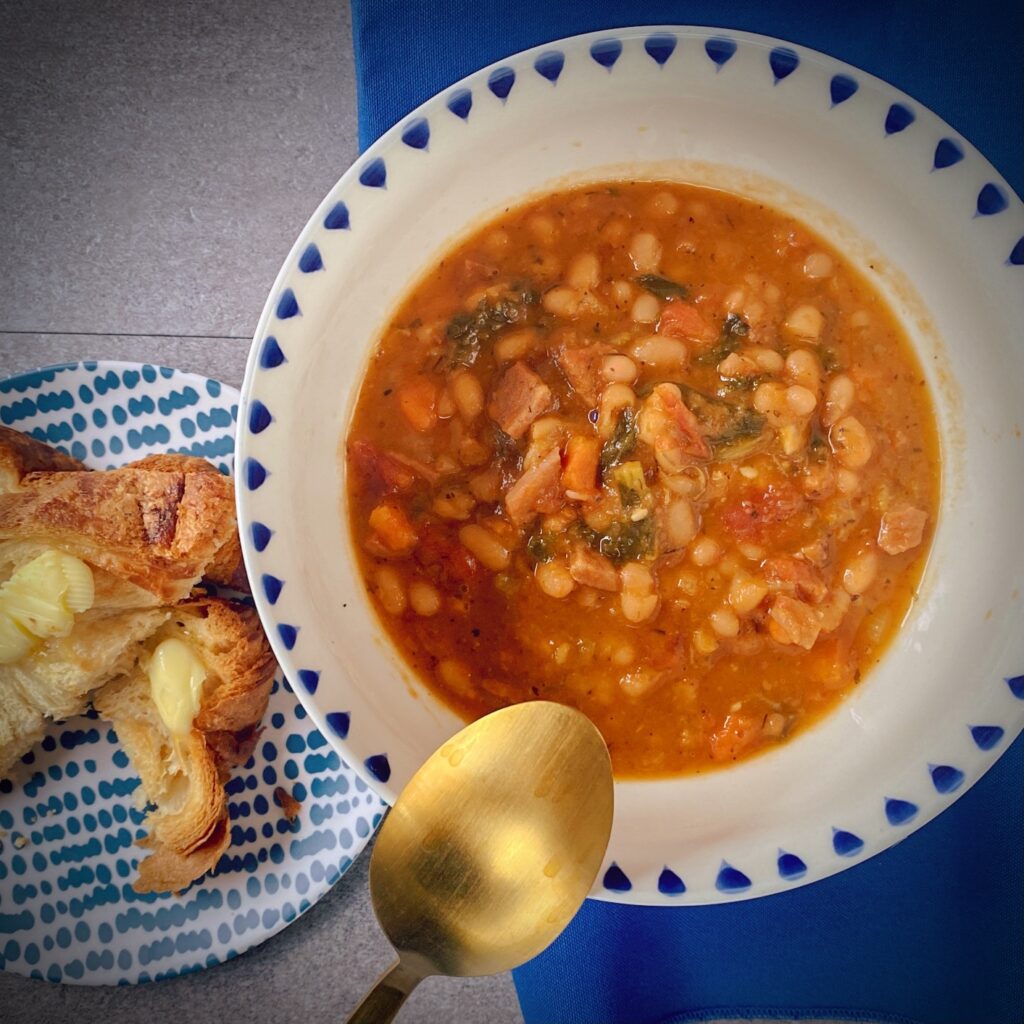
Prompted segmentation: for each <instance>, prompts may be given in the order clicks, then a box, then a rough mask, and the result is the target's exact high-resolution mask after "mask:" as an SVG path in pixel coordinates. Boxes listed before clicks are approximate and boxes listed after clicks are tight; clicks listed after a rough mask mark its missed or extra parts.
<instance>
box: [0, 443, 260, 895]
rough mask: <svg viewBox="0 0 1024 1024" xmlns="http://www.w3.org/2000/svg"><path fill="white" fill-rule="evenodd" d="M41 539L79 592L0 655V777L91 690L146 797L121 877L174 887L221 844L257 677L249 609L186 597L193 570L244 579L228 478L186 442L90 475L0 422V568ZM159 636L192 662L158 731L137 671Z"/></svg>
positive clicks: (213, 578) (27, 555)
mask: <svg viewBox="0 0 1024 1024" xmlns="http://www.w3.org/2000/svg"><path fill="white" fill-rule="evenodd" d="M48 548H59V549H61V550H63V551H67V552H69V553H71V554H74V555H76V556H78V557H79V558H81V559H82V560H83V561H85V562H87V563H88V564H89V565H90V566H91V567H92V569H93V582H94V587H95V601H94V604H93V607H92V608H91V609H90V610H89V611H88V612H85V613H83V614H81V615H79V616H78V617H76V620H75V623H74V628H73V629H72V632H71V634H70V635H69V636H67V637H63V638H53V639H50V640H48V641H46V642H45V643H44V644H42V646H40V648H39V649H38V650H37V651H36V652H35V653H33V654H31V655H29V656H27V657H26V658H24V659H22V660H21V661H19V662H16V663H14V664H13V665H3V666H0V777H4V776H5V775H6V774H7V773H8V771H9V769H11V767H12V766H14V764H15V762H16V761H17V759H18V758H19V757H20V756H21V755H22V754H24V753H25V752H26V751H27V750H29V749H30V748H31V747H32V746H33V745H34V744H35V743H36V742H37V741H38V740H39V739H41V737H42V736H43V734H44V732H45V729H46V725H47V723H48V721H50V720H52V719H56V718H64V717H68V716H70V715H74V714H78V713H81V712H82V711H84V710H85V708H86V707H87V706H88V702H89V699H90V697H91V698H92V700H93V704H94V706H95V707H96V709H97V710H98V711H99V712H100V713H101V714H102V715H104V716H105V717H106V718H108V719H110V720H111V721H112V722H113V724H114V726H115V728H116V730H117V733H118V736H119V738H120V740H121V744H122V746H123V747H124V749H125V751H126V752H127V753H128V755H129V757H130V758H131V760H132V763H133V766H134V768H135V770H136V771H137V772H138V773H139V775H140V777H141V780H142V786H141V787H140V790H141V794H140V795H144V797H145V800H147V801H149V802H151V803H153V804H155V805H156V807H157V809H156V810H155V811H153V812H152V813H151V814H150V816H149V830H150V831H149V835H148V837H147V839H146V840H145V841H144V845H146V846H147V847H148V848H149V850H150V851H151V852H150V854H149V856H148V857H146V859H145V860H143V862H142V863H141V865H140V867H139V877H138V880H137V882H136V883H135V887H136V889H137V890H138V891H139V892H168V891H177V890H181V889H184V888H186V887H187V886H188V885H189V884H191V883H192V882H193V881H194V880H195V879H197V878H200V877H201V876H202V875H204V874H205V873H206V872H207V871H209V870H212V869H213V868H214V867H215V866H216V864H217V861H218V860H219V858H220V856H221V854H222V853H223V852H224V850H225V849H227V847H228V846H229V844H230V841H231V836H230V829H229V827H228V812H227V795H226V793H225V791H224V784H225V783H226V782H227V781H228V779H229V778H230V773H231V769H232V768H233V767H235V766H237V765H239V764H242V763H244V762H245V761H247V760H248V758H249V757H250V755H251V754H252V751H253V749H254V747H255V745H256V743H257V741H258V738H259V734H260V727H259V723H260V720H261V719H262V717H263V714H264V712H265V710H266V707H267V701H268V699H269V696H270V690H271V687H272V685H273V675H274V668H275V665H274V660H273V655H272V653H271V651H270V646H269V644H268V643H267V640H266V637H265V636H264V635H263V631H262V629H261V628H260V625H259V619H258V617H257V615H256V612H255V611H254V610H253V609H252V608H248V607H245V606H243V605H240V604H236V603H231V602H228V601H225V600H222V599H219V598H209V597H198V596H196V597H193V596H191V595H192V594H193V588H194V587H195V586H196V585H197V584H198V583H200V581H201V580H203V579H205V580H208V581H210V582H213V583H217V584H221V585H224V586H230V587H233V588H235V589H243V588H245V589H247V584H246V582H245V572H244V568H243V566H242V557H241V545H240V543H239V539H238V530H237V527H236V524H235V511H234V492H233V486H232V483H231V481H230V479H228V478H227V477H225V476H222V475H221V474H220V473H219V472H218V471H217V470H216V469H215V467H213V466H211V465H210V464H209V463H208V462H206V461H205V460H203V459H198V458H194V457H192V456H188V455H155V456H150V457H149V458H146V459H142V460H141V461H139V462H136V463H133V464H131V465H129V466H125V467H123V468H121V469H116V470H110V471H106V472H91V471H89V470H88V469H87V468H86V467H85V466H83V465H82V464H81V463H79V462H78V461H77V460H75V459H72V458H70V457H69V456H66V455H63V454H61V453H60V452H57V451H55V450H53V449H51V448H49V447H48V446H47V445H44V444H41V443H39V442H37V441H34V440H33V439H32V438H30V437H27V436H25V435H23V434H19V433H18V432H17V431H12V430H8V429H7V428H3V427H0V579H4V578H6V577H7V576H8V575H10V573H12V572H13V571H15V569H17V568H18V567H19V566H21V565H23V564H25V563H26V562H28V561H29V560H31V559H32V558H34V557H36V556H37V555H38V554H40V553H42V552H43V551H45V550H47V549H48ZM170 636H177V637H179V638H181V639H183V640H185V641H186V642H187V643H189V644H190V646H192V648H193V649H194V650H195V652H196V654H197V656H198V657H199V658H200V659H201V660H202V661H203V663H204V665H205V666H206V669H207V679H206V682H205V684H204V689H203V695H202V701H201V704H200V708H199V711H198V713H197V715H196V717H195V720H194V722H193V724H192V728H191V730H190V731H189V732H188V734H187V735H185V736H172V735H171V734H170V732H169V731H168V730H167V728H166V726H165V724H164V722H163V720H162V719H161V717H160V714H159V712H158V711H157V708H156V705H155V703H154V702H153V699H152V695H151V690H150V682H149V677H148V673H147V666H148V661H149V657H150V655H151V654H152V651H153V650H154V649H155V647H156V646H157V644H159V643H160V642H161V640H163V639H166V638H167V637H170Z"/></svg>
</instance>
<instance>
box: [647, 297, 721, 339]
mask: <svg viewBox="0 0 1024 1024" xmlns="http://www.w3.org/2000/svg"><path fill="white" fill-rule="evenodd" d="M658 333H659V334H664V335H665V336H666V337H669V338H687V339H689V340H691V341H700V342H707V341H711V340H712V338H713V336H714V332H713V331H712V328H711V326H710V325H709V324H708V323H707V321H706V320H705V319H704V317H702V316H701V315H700V311H699V310H698V309H697V307H696V306H692V305H690V303H688V302H680V301H678V300H676V301H673V302H670V303H669V304H668V305H667V306H666V307H665V308H664V309H663V310H662V311H661V319H660V320H659V321H658Z"/></svg>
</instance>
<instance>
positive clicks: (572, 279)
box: [565, 252, 601, 292]
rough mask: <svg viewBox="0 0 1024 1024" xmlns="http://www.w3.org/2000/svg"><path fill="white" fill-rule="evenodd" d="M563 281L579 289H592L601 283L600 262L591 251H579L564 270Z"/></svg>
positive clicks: (585, 290) (587, 290)
mask: <svg viewBox="0 0 1024 1024" xmlns="http://www.w3.org/2000/svg"><path fill="white" fill-rule="evenodd" d="M565 282H566V284H568V285H571V286H572V287H573V288H578V289H579V290H580V291H584V292H590V291H593V290H594V289H595V288H596V287H597V286H598V285H599V284H600V283H601V263H600V261H599V260H598V258H597V257H596V256H595V255H594V254H593V253H592V252H581V253H580V254H579V256H577V257H576V258H575V259H574V260H573V261H572V262H571V263H570V264H569V268H568V270H566V272H565Z"/></svg>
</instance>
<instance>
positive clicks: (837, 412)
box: [821, 373, 856, 427]
mask: <svg viewBox="0 0 1024 1024" xmlns="http://www.w3.org/2000/svg"><path fill="white" fill-rule="evenodd" d="M855 394H856V388H855V387H854V384H853V381H852V380H851V379H850V378H849V377H847V376H846V374H845V373H840V374H839V375H838V376H836V377H833V378H832V379H831V380H830V381H829V382H828V387H826V388H825V408H824V409H823V410H822V415H821V422H822V423H823V424H824V425H825V426H826V427H831V426H832V424H833V423H835V422H836V420H838V419H840V418H841V417H843V416H845V415H846V414H847V413H848V412H849V411H850V409H852V408H853V399H854V396H855Z"/></svg>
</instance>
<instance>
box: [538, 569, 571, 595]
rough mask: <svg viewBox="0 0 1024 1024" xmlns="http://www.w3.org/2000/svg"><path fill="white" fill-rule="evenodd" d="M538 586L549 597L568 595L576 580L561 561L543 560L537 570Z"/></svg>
mask: <svg viewBox="0 0 1024 1024" xmlns="http://www.w3.org/2000/svg"><path fill="white" fill-rule="evenodd" d="M536 578H537V586H539V587H540V589H541V590H542V591H543V592H544V593H545V594H547V595H548V597H559V598H561V597H568V596H569V595H570V594H571V593H572V591H573V588H574V587H575V586H576V581H575V580H574V579H573V578H572V576H571V574H570V573H569V570H568V569H567V568H566V567H565V566H564V565H562V563H561V562H541V563H540V565H538V566H537V570H536Z"/></svg>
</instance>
